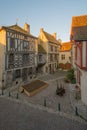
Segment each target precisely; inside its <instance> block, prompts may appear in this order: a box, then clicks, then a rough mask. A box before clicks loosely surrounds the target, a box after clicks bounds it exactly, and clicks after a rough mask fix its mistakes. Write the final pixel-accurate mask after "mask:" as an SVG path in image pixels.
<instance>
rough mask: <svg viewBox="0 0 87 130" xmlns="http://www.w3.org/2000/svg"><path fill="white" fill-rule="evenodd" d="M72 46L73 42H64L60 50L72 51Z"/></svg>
mask: <svg viewBox="0 0 87 130" xmlns="http://www.w3.org/2000/svg"><path fill="white" fill-rule="evenodd" d="M71 48H72V43H71V42H64V43H62V46H61V48H60V51H70V50H71Z"/></svg>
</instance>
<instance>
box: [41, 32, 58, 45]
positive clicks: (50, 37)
mask: <svg viewBox="0 0 87 130" xmlns="http://www.w3.org/2000/svg"><path fill="white" fill-rule="evenodd" d="M43 33H44V35H45V37H46V39H47V40H48V41H49V42H52V43H56V44H59V42H58V41H57V40H56V39H55V38H54V36H53V35H51V34H49V33H47V32H45V31H43Z"/></svg>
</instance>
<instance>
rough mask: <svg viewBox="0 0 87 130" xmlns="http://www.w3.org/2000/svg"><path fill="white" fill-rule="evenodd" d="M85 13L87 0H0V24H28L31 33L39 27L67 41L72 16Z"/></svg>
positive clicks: (36, 33)
mask: <svg viewBox="0 0 87 130" xmlns="http://www.w3.org/2000/svg"><path fill="white" fill-rule="evenodd" d="M85 14H87V0H0V26H2V25H5V26H8V25H13V24H15V23H16V19H18V25H19V26H21V27H23V26H24V23H25V22H27V23H28V24H30V30H31V34H33V35H34V36H38V35H39V30H40V28H44V30H45V31H46V32H48V33H50V34H53V33H54V32H56V33H57V39H58V38H60V39H61V40H62V41H63V42H65V41H69V34H70V26H71V20H72V16H77V15H85Z"/></svg>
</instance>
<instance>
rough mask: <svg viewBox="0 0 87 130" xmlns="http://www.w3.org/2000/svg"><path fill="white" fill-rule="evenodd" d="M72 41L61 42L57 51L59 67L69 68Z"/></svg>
mask: <svg viewBox="0 0 87 130" xmlns="http://www.w3.org/2000/svg"><path fill="white" fill-rule="evenodd" d="M71 50H72V43H71V42H64V43H62V44H61V47H60V51H59V67H60V68H61V69H66V70H68V69H70V68H71V53H72V51H71Z"/></svg>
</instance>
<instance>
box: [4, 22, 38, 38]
mask: <svg viewBox="0 0 87 130" xmlns="http://www.w3.org/2000/svg"><path fill="white" fill-rule="evenodd" d="M2 28H7V29H11V30H14V31H17V32H20V33H23V34H25V35H28V36H31V37H34V38H36V37H35V36H33V35H31V34H29V33H28V32H27V31H25V30H24V29H23V28H21V27H20V26H18V25H17V24H15V25H12V26H2Z"/></svg>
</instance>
